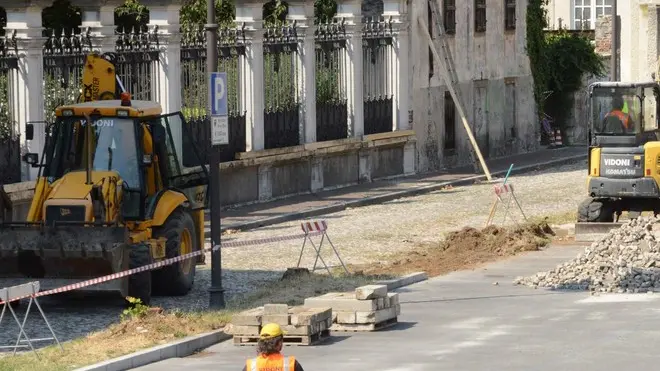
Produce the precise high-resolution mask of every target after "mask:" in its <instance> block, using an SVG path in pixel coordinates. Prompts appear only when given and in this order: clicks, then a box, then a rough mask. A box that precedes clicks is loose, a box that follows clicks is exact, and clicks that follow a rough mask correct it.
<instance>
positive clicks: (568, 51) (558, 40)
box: [527, 0, 604, 124]
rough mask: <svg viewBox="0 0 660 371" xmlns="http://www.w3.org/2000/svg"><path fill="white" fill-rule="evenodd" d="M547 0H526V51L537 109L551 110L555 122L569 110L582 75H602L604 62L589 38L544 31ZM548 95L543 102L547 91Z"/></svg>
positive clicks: (560, 119) (561, 31)
mask: <svg viewBox="0 0 660 371" xmlns="http://www.w3.org/2000/svg"><path fill="white" fill-rule="evenodd" d="M545 5H547V0H529V5H528V7H527V54H528V56H529V60H530V66H531V70H532V76H533V78H534V98H535V101H536V104H537V107H538V110H539V115H540V114H542V112H545V111H550V112H551V113H553V114H554V115H552V116H554V118H555V120H556V122H559V123H560V124H561V122H562V121H563V118H564V115H565V114H566V113H567V112H569V111H570V108H571V102H572V93H574V92H575V91H577V90H578V89H580V88H581V87H582V83H583V81H582V78H583V77H584V76H585V75H588V74H592V75H595V76H603V74H604V64H603V61H602V60H601V58H600V57H599V56H598V54H597V53H596V52H595V50H594V47H593V45H592V44H591V40H589V39H588V38H587V37H585V36H583V35H579V34H571V33H569V32H567V31H566V30H560V31H559V32H556V33H546V32H545V31H544V28H545V27H547V23H546V12H545V9H544V7H545ZM548 92H550V93H551V96H550V97H551V98H550V99H549V100H548V101H546V100H545V98H546V96H547V94H546V93H548Z"/></svg>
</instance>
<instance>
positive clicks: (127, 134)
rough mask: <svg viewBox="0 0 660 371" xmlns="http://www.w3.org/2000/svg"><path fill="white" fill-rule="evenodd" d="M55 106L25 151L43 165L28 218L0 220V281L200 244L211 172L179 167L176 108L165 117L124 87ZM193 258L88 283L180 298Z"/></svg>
mask: <svg viewBox="0 0 660 371" xmlns="http://www.w3.org/2000/svg"><path fill="white" fill-rule="evenodd" d="M55 113H56V120H55V122H54V123H53V124H52V125H50V126H49V127H48V130H47V135H46V145H45V148H44V152H43V156H42V157H41V159H39V161H38V164H37V157H38V156H36V154H29V155H28V156H25V160H26V161H27V162H29V163H32V164H33V165H32V166H38V167H39V168H40V169H39V177H38V180H37V184H36V187H35V195H34V199H33V201H32V204H31V207H30V211H29V213H28V217H27V222H25V223H5V224H2V225H0V278H2V277H25V278H29V279H44V278H57V279H69V280H73V281H76V282H78V281H81V280H84V279H90V278H95V277H100V276H104V275H107V274H112V273H116V272H121V271H125V270H128V269H131V268H136V267H140V266H144V265H146V264H150V263H152V262H157V261H160V260H163V259H167V258H174V257H178V256H182V255H185V254H189V253H192V252H193V251H197V250H200V249H202V246H203V244H204V209H205V208H207V206H208V198H207V190H208V174H207V170H206V168H205V167H204V166H201V167H197V168H185V167H184V166H183V165H182V161H181V160H180V158H181V155H182V154H181V153H177V150H176V149H177V148H181V147H180V146H177V145H176V144H175V140H177V139H178V138H177V137H178V136H180V137H182V138H183V140H184V141H188V142H189V141H190V140H191V138H190V136H189V135H188V131H187V127H186V124H185V122H184V119H183V116H182V115H181V113H172V114H166V115H163V114H162V113H161V108H160V105H159V104H157V103H155V102H150V101H130V98H129V97H128V96H127V95H125V94H122V99H121V100H102V101H90V102H84V103H78V104H73V105H69V106H63V107H59V108H57V109H56V112H55ZM28 131H29V130H28ZM175 133H176V134H175ZM188 144H189V146H188V147H189V148H193V149H194V148H195V147H194V146H193V145H192V144H191V143H188ZM195 155H196V153H195ZM201 257H202V259H203V255H201ZM198 261H200V260H199V259H198V258H192V259H186V260H183V261H180V262H177V263H174V264H172V265H168V266H165V267H163V268H160V269H158V270H154V271H153V273H152V271H147V272H143V273H138V274H135V275H131V276H129V277H127V278H125V279H118V280H113V281H109V282H108V283H107V284H106V285H105V286H103V285H99V286H93V287H90V289H110V290H118V291H120V292H121V293H122V294H123V295H124V296H133V297H138V298H140V299H142V301H143V302H145V303H149V301H150V298H151V294H152V289H153V292H154V293H155V294H163V295H185V294H186V293H187V292H188V291H189V290H190V289H191V287H192V284H193V281H194V276H195V263H196V262H198ZM55 282H57V284H58V285H59V284H61V283H62V281H61V280H60V281H55ZM42 286H44V284H42Z"/></svg>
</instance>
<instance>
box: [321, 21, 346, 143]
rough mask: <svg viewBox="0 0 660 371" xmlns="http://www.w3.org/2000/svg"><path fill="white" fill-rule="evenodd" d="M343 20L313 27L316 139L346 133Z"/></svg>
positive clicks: (344, 36) (337, 137) (342, 136)
mask: <svg viewBox="0 0 660 371" xmlns="http://www.w3.org/2000/svg"><path fill="white" fill-rule="evenodd" d="M346 39H347V35H346V27H345V26H344V20H343V19H342V20H341V21H340V22H338V23H337V22H335V23H321V24H319V25H318V27H317V31H316V141H318V142H322V141H325V140H335V139H343V138H346V137H348V108H347V107H348V105H347V99H346V79H345V76H346V75H345V67H344V66H345V65H346Z"/></svg>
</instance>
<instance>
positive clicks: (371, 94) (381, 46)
mask: <svg viewBox="0 0 660 371" xmlns="http://www.w3.org/2000/svg"><path fill="white" fill-rule="evenodd" d="M363 24H364V28H363V31H362V40H363V41H362V51H363V76H364V85H363V92H364V134H365V135H368V134H375V133H384V132H388V131H392V127H393V125H392V122H393V121H392V116H393V115H392V96H393V89H392V82H391V80H390V76H391V74H392V72H393V70H392V65H391V60H392V59H391V56H392V53H393V50H392V19H391V18H390V19H388V20H384V19H383V18H382V17H380V18H379V19H376V18H366V19H364V21H363Z"/></svg>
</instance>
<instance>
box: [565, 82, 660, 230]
mask: <svg viewBox="0 0 660 371" xmlns="http://www.w3.org/2000/svg"><path fill="white" fill-rule="evenodd" d="M589 101H590V104H589V106H590V109H589V110H590V120H589V121H590V122H589V134H588V137H589V139H588V140H589V149H588V150H589V154H588V170H587V171H588V176H587V193H588V197H587V198H586V199H585V200H584V201H583V202H582V203H581V204H580V205H579V207H578V223H576V225H575V234H576V240H581V241H589V240H594V239H596V238H598V237H600V236H602V235H603V234H606V233H607V232H609V231H610V230H611V229H614V228H618V227H619V226H621V224H622V223H619V222H618V221H619V217H620V216H621V214H622V212H624V211H626V212H627V213H628V215H629V216H630V217H631V218H636V217H638V216H639V215H640V214H641V213H642V212H646V211H649V212H653V213H654V214H655V215H657V214H660V131H659V130H658V117H659V116H658V114H659V113H660V111H659V110H660V84H658V82H655V81H650V82H646V83H622V82H598V83H594V84H591V85H590V86H589Z"/></svg>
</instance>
